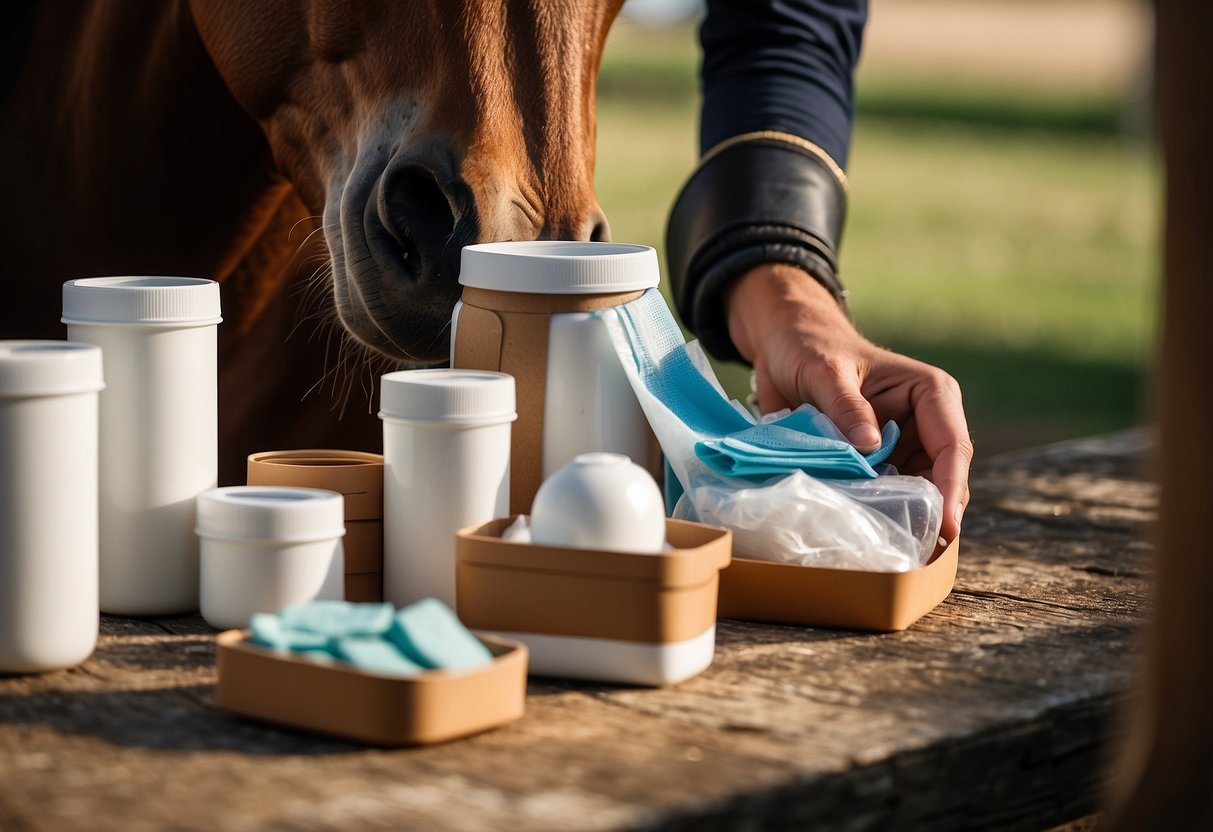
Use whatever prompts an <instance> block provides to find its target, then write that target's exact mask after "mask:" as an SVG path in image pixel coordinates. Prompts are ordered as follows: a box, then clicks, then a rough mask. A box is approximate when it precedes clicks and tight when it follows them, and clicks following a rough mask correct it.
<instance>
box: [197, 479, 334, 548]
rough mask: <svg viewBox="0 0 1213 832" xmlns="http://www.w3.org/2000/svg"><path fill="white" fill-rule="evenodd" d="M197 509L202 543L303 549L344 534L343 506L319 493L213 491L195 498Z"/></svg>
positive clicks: (243, 488)
mask: <svg viewBox="0 0 1213 832" xmlns="http://www.w3.org/2000/svg"><path fill="white" fill-rule="evenodd" d="M197 508H198V520H197V523H198V527H197V532H198V534H199V535H201V536H202V537H210V538H218V539H221V540H261V541H267V542H278V543H307V542H309V541H313V540H324V539H326V538H330V537H339V536H341V535H343V534H345V500H344V499H343V498H342V496H341V495H340V494H338V493H337V492H336V491H326V490H324V489H322V488H291V487H287V486H274V485H235V486H229V487H227V488H212V489H210V490H209V491H203V492H202V493H201V494H199V495H198V502H197Z"/></svg>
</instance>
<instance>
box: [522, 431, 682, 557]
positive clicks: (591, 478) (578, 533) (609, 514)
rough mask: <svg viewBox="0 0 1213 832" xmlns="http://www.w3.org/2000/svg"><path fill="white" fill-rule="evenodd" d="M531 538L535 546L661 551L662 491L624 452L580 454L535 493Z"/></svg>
mask: <svg viewBox="0 0 1213 832" xmlns="http://www.w3.org/2000/svg"><path fill="white" fill-rule="evenodd" d="M531 540H533V541H534V542H535V543H536V544H538V545H540V546H565V547H569V548H574V549H598V550H602V551H609V552H638V553H648V554H660V553H661V552H662V551H664V549H665V501H664V500H663V499H662V496H661V489H660V488H658V487H657V483H656V482H655V481H654V480H653V475H652V474H650V473H649V472H648V471H646V470H644V469H643V468H641V467H640V466H639V465H637V464H636V463H634V462H632V460H630V459H628V458H627V457H626V456H624V455H623V454H611V453H589V454H580V455H578V456H576V457H574V458H573V461H572V462H570V463H569V464H567V465H565V466H564V467H563V468H561V469H559V470H558V471H556V473H554V474H552V476H550V477H548V478H547V479H546V480H544V481H543V484H542V485H540V486H539V490H538V491H536V492H535V501H534V503H533V504H532V505H531Z"/></svg>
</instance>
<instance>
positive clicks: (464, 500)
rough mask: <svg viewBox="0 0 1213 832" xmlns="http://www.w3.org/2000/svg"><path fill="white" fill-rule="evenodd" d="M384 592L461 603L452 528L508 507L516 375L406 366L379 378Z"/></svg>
mask: <svg viewBox="0 0 1213 832" xmlns="http://www.w3.org/2000/svg"><path fill="white" fill-rule="evenodd" d="M381 406H382V409H381V410H380V412H379V417H380V418H381V419H383V461H384V483H383V549H384V552H383V599H384V600H385V601H391V602H392V603H393V604H395V605H396V606H398V607H399V606H404V605H405V604H410V603H412V602H414V601H418V600H420V599H422V598H427V597H431V596H432V597H435V598H438V599H440V600H442V601H443V602H445V603H446V604H447V605H448V606H449V607H451V608H452V609H454V607H455V532H456V531H458V530H459V529H461V528H463V527H465V526H470V525H472V524H474V523H484V522H487V521H489V520H492V519H494V518H497V517H503V516H505V515H506V514H507V513H508V512H509V506H510V423H511V422H513V421H514V419H515V418H516V414H515V410H514V379H513V377H511V376H509V375H506V374H504V373H493V372H479V371H474V370H403V371H400V372H396V373H388V374H387V375H385V376H384V377H383V380H382V392H381Z"/></svg>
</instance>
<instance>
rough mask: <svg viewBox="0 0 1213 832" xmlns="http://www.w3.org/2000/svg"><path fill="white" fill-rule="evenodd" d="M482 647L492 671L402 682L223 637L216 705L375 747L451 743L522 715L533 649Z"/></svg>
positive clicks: (236, 633)
mask: <svg viewBox="0 0 1213 832" xmlns="http://www.w3.org/2000/svg"><path fill="white" fill-rule="evenodd" d="M480 641H481V642H482V643H483V644H484V645H485V646H486V647H488V648H489V650H490V651H491V652H492V654H493V656H494V658H493V662H492V664H490V665H488V666H487V667H483V668H477V669H475V670H469V671H460V672H448V671H443V670H432V671H427V672H425V673H423V674H421V675H419V676H411V677H397V676H386V675H378V674H375V673H368V672H364V671H360V670H356V669H354V668H353V667H351V666H350V665H348V664H345V663H343V662H338V661H336V660H333V661H332V662H325V663H321V662H319V661H316V660H315V659H310V658H308V657H307V656H306V654H298V653H280V652H277V651H274V650H270V649H267V648H265V647H261V646H259V645H256V644H252V643H251V642H249V641H247V640H246V639H245V635H244V633H243V632H241V631H240V630H228V631H227V632H224V633H220V634H219V635H218V637H217V642H218V645H219V661H218V664H219V684H218V687H217V689H216V693H215V699H216V702H217V703H218V705H219V707H221V708H226V709H228V710H229V711H234V712H235V713H238V714H242V715H244V716H249V717H254V718H256V719H264V720H267V721H269V722H277V723H280V724H282V725H289V726H292V727H294V728H303V729H306V730H309V731H319V732H321V733H325V734H333V735H335V736H339V737H345V738H347V739H352V740H358V741H360V742H366V743H372V744H374V745H425V744H429V743H436V742H444V741H446V740H450V739H455V738H456V737H462V736H466V735H468V734H474V733H477V732H479V731H484V730H487V729H489V728H494V727H496V726H498V725H504V724H505V723H507V722H512V721H513V720H515V719H518V718H519V717H521V716H522V713H523V708H524V705H525V699H526V670H527V650H526V647H525V646H524V645H521V644H517V643H515V642H511V641H508V640H506V639H499V638H493V637H488V636H485V637H481V638H480Z"/></svg>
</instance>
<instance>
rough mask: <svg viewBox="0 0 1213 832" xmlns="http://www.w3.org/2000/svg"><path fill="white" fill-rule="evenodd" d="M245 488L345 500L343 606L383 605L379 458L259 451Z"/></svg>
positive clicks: (328, 452)
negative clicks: (319, 491) (304, 491)
mask: <svg viewBox="0 0 1213 832" xmlns="http://www.w3.org/2000/svg"><path fill="white" fill-rule="evenodd" d="M248 484H249V485H285V486H295V487H300V488H324V489H327V490H329V491H336V492H337V493H339V494H341V495H342V496H343V497H344V498H345V541H344V545H345V600H347V601H381V600H383V456H382V455H381V454H372V453H367V452H365V451H340V450H329V449H307V450H297V451H264V452H261V453H255V454H250V455H249V458H248Z"/></svg>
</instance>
